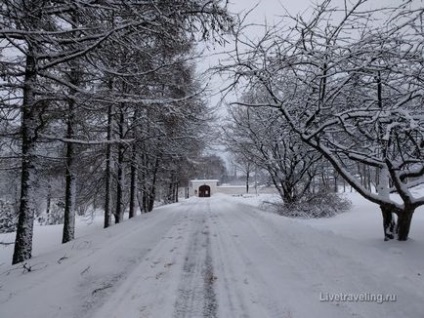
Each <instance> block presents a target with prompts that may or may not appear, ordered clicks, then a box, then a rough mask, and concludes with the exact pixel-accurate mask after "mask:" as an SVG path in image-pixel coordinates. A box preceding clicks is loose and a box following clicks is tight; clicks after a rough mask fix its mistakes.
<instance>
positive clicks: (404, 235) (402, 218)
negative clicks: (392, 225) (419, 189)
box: [396, 206, 415, 241]
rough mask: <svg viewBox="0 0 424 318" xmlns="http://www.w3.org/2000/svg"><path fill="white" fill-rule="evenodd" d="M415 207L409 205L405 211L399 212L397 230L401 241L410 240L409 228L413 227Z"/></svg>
mask: <svg viewBox="0 0 424 318" xmlns="http://www.w3.org/2000/svg"><path fill="white" fill-rule="evenodd" d="M414 211H415V209H414V208H412V207H409V206H406V207H405V208H404V209H403V211H401V212H398V213H397V216H398V223H397V227H396V232H397V235H398V240H399V241H406V240H408V235H409V230H410V228H411V222H412V216H413V214H414Z"/></svg>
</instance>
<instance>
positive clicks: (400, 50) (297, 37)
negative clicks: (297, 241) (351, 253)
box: [221, 0, 424, 241]
mask: <svg viewBox="0 0 424 318" xmlns="http://www.w3.org/2000/svg"><path fill="white" fill-rule="evenodd" d="M333 3H334V1H331V0H325V1H323V2H322V3H321V4H320V5H317V6H316V7H315V8H314V10H313V12H312V15H311V17H310V18H309V19H308V20H306V19H303V18H302V17H301V16H296V17H291V16H285V17H283V18H282V20H281V21H279V23H278V24H277V26H276V27H273V28H268V29H267V30H266V32H264V33H265V34H264V35H263V37H261V38H259V39H255V40H251V39H248V38H246V36H245V34H246V29H248V26H246V25H240V28H239V29H238V30H236V32H235V45H236V47H235V50H234V51H233V52H232V53H230V54H229V61H228V64H227V65H226V66H225V67H223V68H222V69H221V70H222V71H226V72H228V73H229V74H232V76H233V79H234V85H235V86H237V85H239V84H240V85H239V86H240V89H241V90H244V91H245V94H244V97H243V98H242V99H240V100H239V101H238V102H237V103H235V104H236V105H238V107H237V109H238V108H240V106H243V107H247V108H248V109H249V110H246V109H244V110H240V109H238V110H235V111H234V112H233V125H235V127H236V128H242V129H243V130H244V133H243V136H240V138H239V141H240V142H239V143H238V149H239V152H242V151H243V147H244V145H245V146H246V147H248V148H249V149H250V152H244V153H245V154H246V155H247V156H251V157H252V159H254V158H253V157H254V156H257V157H259V158H260V159H261V160H262V162H264V163H265V164H268V165H271V164H272V165H274V166H273V167H271V169H268V170H270V171H271V172H272V171H273V169H274V167H275V166H276V165H278V163H279V162H280V163H281V162H284V160H283V159H284V158H281V157H280V158H279V157H278V156H279V155H281V154H283V155H290V156H291V158H290V163H291V164H296V163H298V164H299V165H305V164H307V165H311V167H310V168H308V169H307V172H305V174H306V178H302V180H303V182H304V183H305V182H308V173H309V174H311V175H312V174H314V169H315V167H316V165H314V162H315V158H318V157H320V156H321V157H323V158H324V159H325V160H326V162H327V163H330V164H331V166H332V167H333V169H334V170H335V171H336V172H337V173H338V174H339V175H340V176H342V177H343V178H344V179H345V180H346V182H348V183H349V185H350V186H352V187H353V188H354V189H355V190H356V191H358V192H359V193H360V194H361V195H362V196H363V197H365V198H366V199H368V200H370V201H371V202H374V203H376V204H377V205H378V206H379V207H380V209H381V212H382V215H383V225H384V234H385V238H386V239H389V238H393V237H394V236H395V235H397V238H398V239H399V240H401V241H405V240H407V238H408V234H409V230H410V225H411V220H412V216H413V214H414V211H415V210H416V208H417V207H419V206H421V205H423V204H424V197H422V196H421V197H420V196H417V195H416V194H414V192H413V191H411V187H413V186H414V185H416V184H417V183H418V182H419V181H420V180H422V176H423V175H424V109H423V102H424V99H423V96H424V82H423V75H424V73H423V71H424V37H423V35H424V31H423V30H424V25H423V14H424V8H422V7H420V4H419V3H418V2H417V1H402V2H399V5H398V6H396V7H390V6H389V5H387V6H386V7H383V8H381V7H375V5H376V4H375V3H374V2H372V1H367V0H356V1H344V2H343V6H342V7H337V6H335V5H333ZM339 4H340V2H339ZM373 5H374V7H373ZM237 112H238V113H237ZM234 115H235V116H234ZM248 116H250V117H253V116H254V117H255V120H253V121H252V120H247V119H248V118H247V117H248ZM232 136H233V137H234V135H232ZM262 136H267V137H268V140H267V142H268V143H263V140H264V139H263V138H262ZM246 138H247V139H248V141H249V143H245V144H243V142H246ZM272 138H277V139H278V138H280V139H279V140H278V142H273V141H272V140H271V139H272ZM288 139H290V140H291V141H290V142H288ZM235 141H236V143H237V139H236V140H235ZM259 141H260V142H259ZM252 145H254V146H256V147H252ZM272 146H273V147H280V148H284V149H285V151H284V152H281V151H279V149H273V148H272ZM294 154H295V155H294ZM276 156H277V157H276ZM302 156H303V157H302ZM305 156H306V157H305ZM305 158H307V159H305ZM300 168H301V167H299V168H296V169H297V170H296V169H295V170H293V171H298V173H297V174H296V175H300V174H301V171H300ZM283 169H286V171H288V170H287V168H284V167H283ZM358 169H359V171H368V173H367V174H368V176H369V175H371V173H369V172H370V171H374V172H373V173H372V174H373V175H376V176H377V178H376V179H377V184H376V187H375V188H374V187H370V186H369V182H364V180H361V179H362V178H361V176H360V175H359V174H358ZM276 171H280V173H281V174H283V173H284V172H286V171H284V170H282V168H281V167H278V168H277V170H276ZM273 178H274V177H273ZM276 179H278V175H276ZM368 179H370V178H369V177H368ZM277 181H278V180H277ZM292 181H293V182H294V181H295V180H292ZM284 182H286V184H287V183H290V182H291V181H290V180H287V179H286V180H284ZM293 182H291V183H293ZM282 184H283V188H282V191H284V192H287V194H290V191H287V190H289V189H288V187H287V186H286V189H284V183H282ZM367 184H368V186H366V185H367ZM299 190H300V191H301V190H302V188H298V191H297V192H299ZM292 193H293V192H292ZM286 197H287V195H286ZM287 200H290V198H289V197H287ZM393 213H394V214H396V215H397V231H394V219H395V218H393V216H392V214H393Z"/></svg>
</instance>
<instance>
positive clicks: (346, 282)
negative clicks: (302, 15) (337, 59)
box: [0, 195, 424, 318]
mask: <svg viewBox="0 0 424 318" xmlns="http://www.w3.org/2000/svg"><path fill="white" fill-rule="evenodd" d="M26 266H27V267H31V271H30V272H25V271H23V270H22V265H18V266H15V267H9V268H7V269H5V268H4V266H2V267H1V268H0V269H1V273H0V275H1V276H0V317H1V318H9V317H11V318H12V317H14V318H17V317H19V318H26V317H28V318H29V317H31V318H38V317H39V318H50V317H61V318H66V317H75V318H76V317H78V318H83V317H87V318H88V317H90V318H91V317H94V318H112V317H114V318H115V317H116V318H143V317H146V318H147V317H152V318H162V317H163V318H167V317H175V318H183V317H187V318H188V317H191V318H202V317H221V318H236V317H243V318H244V317H252V318H265V317H275V318H311V317H329V318H332V317H334V318H343V317H364V318H372V317H397V318H398V317H411V318H412V317H414V318H415V317H424V316H423V315H424V305H423V299H424V285H423V279H422V277H421V276H417V270H418V269H417V268H414V266H412V265H411V264H410V263H407V262H403V261H402V257H399V255H396V254H393V253H388V252H386V251H382V250H380V249H377V248H375V247H372V246H366V245H365V244H363V242H356V241H354V240H352V239H349V238H344V237H341V236H337V235H335V234H333V233H329V232H324V231H320V230H317V229H314V228H312V227H310V226H308V225H305V224H302V223H301V222H296V221H292V220H288V219H286V218H283V217H279V216H276V215H272V214H270V213H266V212H261V211H259V210H257V209H256V208H253V207H251V206H248V205H244V204H242V203H239V202H237V201H236V200H235V199H233V198H231V197H226V196H223V195H221V196H215V197H212V198H206V199H200V198H192V199H189V200H187V201H184V202H182V203H178V204H175V205H172V206H167V207H162V208H159V209H158V210H155V211H154V212H153V213H149V214H147V215H143V216H140V217H137V218H136V219H135V220H131V221H126V222H125V223H123V224H121V225H117V226H113V227H112V228H110V229H107V230H101V231H98V232H96V233H95V234H93V235H88V236H86V237H82V238H79V239H78V240H76V241H74V242H71V243H69V244H66V245H65V246H63V247H62V248H61V249H58V250H56V251H55V252H51V253H49V254H47V255H40V256H37V257H35V258H34V259H32V260H31V261H30V262H28V264H27V265H26ZM340 293H343V295H345V294H352V295H361V294H363V295H365V296H364V297H371V296H370V295H371V294H384V295H395V297H396V301H395V302H393V301H389V302H383V303H377V302H366V301H365V302H348V301H340V299H339V300H338V301H328V300H329V298H330V297H332V296H331V295H338V296H340V295H342V294H340ZM338 296H336V297H338ZM346 297H347V296H346Z"/></svg>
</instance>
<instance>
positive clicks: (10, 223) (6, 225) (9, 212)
mask: <svg viewBox="0 0 424 318" xmlns="http://www.w3.org/2000/svg"><path fill="white" fill-rule="evenodd" d="M17 221H18V220H17V215H16V213H15V210H14V208H13V205H12V204H11V203H9V202H7V201H3V200H0V233H9V232H14V231H15V230H16V222H17Z"/></svg>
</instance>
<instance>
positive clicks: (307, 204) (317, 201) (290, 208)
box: [268, 191, 352, 218]
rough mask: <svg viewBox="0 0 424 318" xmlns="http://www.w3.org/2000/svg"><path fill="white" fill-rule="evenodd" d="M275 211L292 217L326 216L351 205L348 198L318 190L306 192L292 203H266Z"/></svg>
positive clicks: (330, 215)
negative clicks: (316, 191)
mask: <svg viewBox="0 0 424 318" xmlns="http://www.w3.org/2000/svg"><path fill="white" fill-rule="evenodd" d="M268 204H271V205H272V206H273V207H274V210H275V212H276V213H278V214H280V215H284V216H287V217H294V218H327V217H332V216H335V215H337V214H340V213H343V212H346V211H348V210H349V209H350V207H351V204H352V203H351V202H350V200H349V199H347V198H346V197H344V196H343V195H341V194H338V193H334V192H329V191H320V192H318V193H308V194H306V195H305V196H304V197H302V198H301V199H299V200H298V201H297V202H295V203H292V204H283V203H268Z"/></svg>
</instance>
